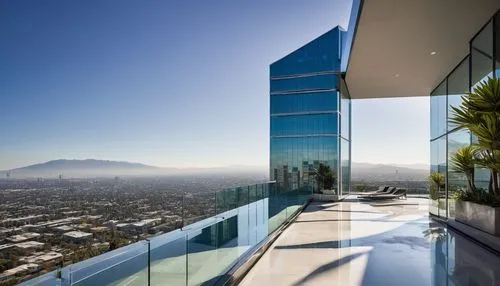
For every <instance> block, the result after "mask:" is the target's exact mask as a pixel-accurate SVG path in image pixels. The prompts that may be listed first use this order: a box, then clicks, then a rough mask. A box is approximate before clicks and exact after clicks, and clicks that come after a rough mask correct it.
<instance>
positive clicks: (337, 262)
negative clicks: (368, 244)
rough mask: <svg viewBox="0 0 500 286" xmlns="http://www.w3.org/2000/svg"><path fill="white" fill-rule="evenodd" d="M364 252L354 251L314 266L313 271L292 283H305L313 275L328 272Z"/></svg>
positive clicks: (296, 284)
mask: <svg viewBox="0 0 500 286" xmlns="http://www.w3.org/2000/svg"><path fill="white" fill-rule="evenodd" d="M365 254H366V252H364V253H355V254H351V255H349V256H346V257H342V258H340V259H336V260H334V261H332V262H329V263H327V264H324V265H322V266H320V267H318V268H316V269H315V270H314V271H313V272H311V273H309V274H308V275H307V276H306V277H304V278H302V279H300V280H299V281H297V282H295V283H294V284H293V285H295V286H299V285H304V283H307V282H308V281H309V280H312V279H314V278H315V277H317V276H318V275H321V274H323V273H326V272H329V271H331V270H333V269H335V268H337V267H340V266H342V265H344V264H347V263H349V262H351V261H352V260H354V259H356V258H358V257H360V256H363V255H365Z"/></svg>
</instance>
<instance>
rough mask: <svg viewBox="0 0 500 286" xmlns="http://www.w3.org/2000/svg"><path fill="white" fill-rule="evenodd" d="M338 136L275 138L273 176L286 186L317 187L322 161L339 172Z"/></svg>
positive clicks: (272, 142)
mask: <svg viewBox="0 0 500 286" xmlns="http://www.w3.org/2000/svg"><path fill="white" fill-rule="evenodd" d="M337 161H338V159H337V137H292V138H271V179H272V180H275V181H276V182H277V183H278V185H279V186H281V187H282V188H284V189H296V188H298V187H299V186H305V187H307V186H309V187H311V188H312V187H313V182H314V181H315V173H314V170H315V169H316V170H317V169H318V168H319V165H320V163H323V164H327V165H329V166H330V167H331V169H332V171H334V173H335V174H336V172H337V168H336V166H337Z"/></svg>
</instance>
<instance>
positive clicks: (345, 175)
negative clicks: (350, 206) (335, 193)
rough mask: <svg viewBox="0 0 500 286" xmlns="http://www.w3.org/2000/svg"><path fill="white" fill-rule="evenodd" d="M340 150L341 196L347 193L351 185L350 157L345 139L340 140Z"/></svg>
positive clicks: (347, 142)
mask: <svg viewBox="0 0 500 286" xmlns="http://www.w3.org/2000/svg"><path fill="white" fill-rule="evenodd" d="M340 142H341V150H340V158H341V168H342V169H341V172H342V173H341V176H342V194H343V195H346V194H348V193H349V190H350V185H351V157H350V154H349V145H350V143H349V141H347V140H345V139H340Z"/></svg>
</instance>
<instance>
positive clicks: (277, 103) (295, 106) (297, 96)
mask: <svg viewBox="0 0 500 286" xmlns="http://www.w3.org/2000/svg"><path fill="white" fill-rule="evenodd" d="M337 101H338V92H337V91H323V92H310V93H294V94H281V95H271V114H280V113H295V112H310V111H337Z"/></svg>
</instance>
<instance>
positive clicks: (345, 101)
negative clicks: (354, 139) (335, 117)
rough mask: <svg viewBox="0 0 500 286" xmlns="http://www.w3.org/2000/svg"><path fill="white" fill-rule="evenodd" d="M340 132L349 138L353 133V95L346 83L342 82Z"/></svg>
mask: <svg viewBox="0 0 500 286" xmlns="http://www.w3.org/2000/svg"><path fill="white" fill-rule="evenodd" d="M340 114H341V115H340V124H341V126H340V134H341V136H342V137H344V138H345V139H347V140H350V139H351V138H350V136H351V135H350V133H351V130H350V129H351V125H350V123H351V97H350V95H349V92H348V90H347V87H346V86H345V83H344V82H342V90H341V100H340Z"/></svg>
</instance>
